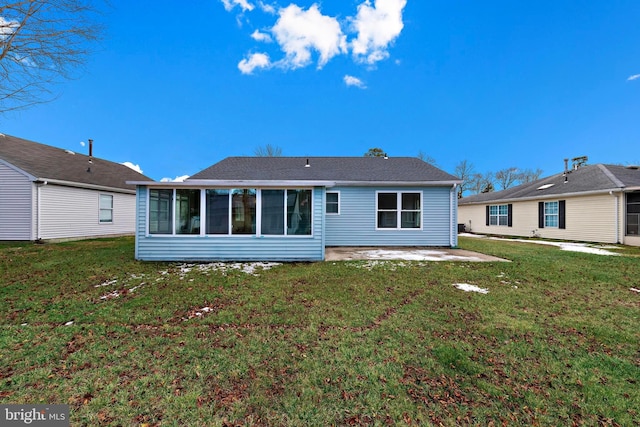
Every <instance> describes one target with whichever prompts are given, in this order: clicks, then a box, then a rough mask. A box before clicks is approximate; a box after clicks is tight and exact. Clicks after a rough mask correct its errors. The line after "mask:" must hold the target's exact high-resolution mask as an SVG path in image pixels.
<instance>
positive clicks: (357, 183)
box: [335, 181, 462, 187]
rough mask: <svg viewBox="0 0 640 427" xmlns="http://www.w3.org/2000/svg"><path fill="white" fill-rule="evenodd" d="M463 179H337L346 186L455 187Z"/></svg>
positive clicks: (341, 184)
mask: <svg viewBox="0 0 640 427" xmlns="http://www.w3.org/2000/svg"><path fill="white" fill-rule="evenodd" d="M460 184H462V181H336V182H335V186H344V187H453V186H454V185H460Z"/></svg>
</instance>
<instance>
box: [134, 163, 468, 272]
mask: <svg viewBox="0 0 640 427" xmlns="http://www.w3.org/2000/svg"><path fill="white" fill-rule="evenodd" d="M460 183H461V181H460V180H459V179H458V178H456V177H455V176H453V175H450V174H448V173H446V172H444V171H442V170H440V169H438V168H436V167H434V166H432V165H430V164H428V163H426V162H423V161H422V160H420V159H417V158H410V157H402V158H401V157H398V158H382V157H309V158H307V157H229V158H227V159H225V160H222V161H221V162H219V163H216V164H215V165H213V166H211V167H209V168H207V169H205V170H203V171H201V172H198V173H197V174H195V175H193V176H191V177H190V178H189V179H187V180H185V181H184V182H171V183H167V182H146V181H145V182H131V184H136V186H137V230H136V259H139V260H146V261H213V260H219V261H321V260H324V257H325V248H326V247H328V246H369V247H370V246H379V247H380V246H385V247H389V246H418V247H420V246H422V247H424V246H432V247H433V246H435V247H455V246H457V244H458V241H457V203H458V198H457V196H456V194H457V191H456V187H457V186H458V185H459V184H460Z"/></svg>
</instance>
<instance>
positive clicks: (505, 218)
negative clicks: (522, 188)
mask: <svg viewBox="0 0 640 427" xmlns="http://www.w3.org/2000/svg"><path fill="white" fill-rule="evenodd" d="M489 225H505V226H507V225H509V205H492V206H489Z"/></svg>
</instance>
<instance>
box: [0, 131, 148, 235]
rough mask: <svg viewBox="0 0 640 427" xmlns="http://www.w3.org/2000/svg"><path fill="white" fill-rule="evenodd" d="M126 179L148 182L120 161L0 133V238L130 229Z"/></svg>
mask: <svg viewBox="0 0 640 427" xmlns="http://www.w3.org/2000/svg"><path fill="white" fill-rule="evenodd" d="M90 150H91V148H90ZM127 180H136V181H151V179H150V178H147V177H146V176H144V175H142V174H140V173H138V172H136V171H134V170H132V169H131V168H129V167H127V166H124V165H122V164H118V163H114V162H110V161H108V160H103V159H99V158H96V157H92V156H87V155H84V154H79V153H74V152H71V151H69V150H64V149H61V148H56V147H52V146H49V145H44V144H39V143H37V142H33V141H28V140H25V139H21V138H16V137H13V136H9V135H4V134H0V240H23V241H37V240H69V239H83V238H89V237H106V236H117V235H124V234H133V233H134V230H135V200H136V196H135V186H134V185H130V184H127V183H126V181H127Z"/></svg>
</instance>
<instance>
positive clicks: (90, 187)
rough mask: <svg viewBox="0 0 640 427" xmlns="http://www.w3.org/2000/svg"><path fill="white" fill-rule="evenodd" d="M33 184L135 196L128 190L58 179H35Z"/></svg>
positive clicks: (133, 192) (133, 191)
mask: <svg viewBox="0 0 640 427" xmlns="http://www.w3.org/2000/svg"><path fill="white" fill-rule="evenodd" d="M34 182H35V183H38V184H44V185H47V184H53V185H60V186H63V187H75V188H86V189H88V190H99V191H109V192H111V193H124V194H136V191H135V190H129V189H126V188H116V187H107V186H104V185H94V184H85V183H82V182H73V181H63V180H60V179H49V178H37V179H35V180H34Z"/></svg>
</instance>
